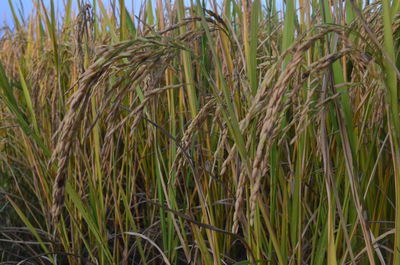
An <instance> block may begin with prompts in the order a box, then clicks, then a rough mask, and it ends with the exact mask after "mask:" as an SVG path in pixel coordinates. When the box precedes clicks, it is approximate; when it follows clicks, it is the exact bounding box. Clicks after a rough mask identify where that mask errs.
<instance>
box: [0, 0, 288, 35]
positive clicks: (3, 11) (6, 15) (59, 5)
mask: <svg viewBox="0 0 400 265" xmlns="http://www.w3.org/2000/svg"><path fill="white" fill-rule="evenodd" d="M8 1H9V0H0V28H1V27H3V26H4V25H6V24H7V25H9V26H10V27H12V25H13V17H12V14H11V10H10V7H9V4H8ZM36 1H37V0H11V2H12V3H13V5H14V8H15V11H16V12H17V15H19V16H20V15H21V14H23V17H24V18H25V19H26V18H27V17H28V15H29V14H30V13H32V10H33V9H34V4H33V2H36ZM110 1H111V0H103V3H104V4H106V5H108V6H110ZM143 1H144V0H125V5H126V7H127V9H128V10H129V12H132V7H133V10H135V13H136V12H138V10H139V9H140V6H141V5H142V2H143ZM185 1H187V2H189V1H188V0H185ZM220 1H222V0H217V1H216V2H217V3H218V2H220ZM43 2H44V4H45V5H46V6H49V3H50V0H43ZM64 2H66V0H54V3H55V6H56V10H57V11H58V12H57V14H62V11H63V9H64ZM72 2H73V6H74V8H75V9H76V2H77V1H76V0H74V1H72ZM116 2H117V3H118V1H116ZM152 2H153V3H154V2H155V0H152ZM262 2H263V1H262ZM277 3H278V7H277V8H278V10H279V9H281V6H280V5H281V3H282V1H277ZM21 6H22V8H21ZM153 6H155V4H153ZM0 33H1V32H0Z"/></svg>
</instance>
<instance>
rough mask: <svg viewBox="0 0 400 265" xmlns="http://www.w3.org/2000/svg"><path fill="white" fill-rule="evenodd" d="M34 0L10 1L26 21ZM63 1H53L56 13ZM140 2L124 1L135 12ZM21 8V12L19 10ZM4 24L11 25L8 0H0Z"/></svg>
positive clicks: (0, 22) (47, 0) (0, 19)
mask: <svg viewBox="0 0 400 265" xmlns="http://www.w3.org/2000/svg"><path fill="white" fill-rule="evenodd" d="M35 1H36V0H11V2H12V3H13V5H14V9H16V10H15V11H16V12H17V14H18V15H20V14H23V16H24V18H25V19H26V18H27V17H28V15H29V14H30V13H32V10H33V9H34V4H33V3H34V2H35ZM43 2H44V4H45V5H46V6H47V7H48V6H49V3H50V0H43ZM64 2H66V1H65V0H54V4H55V6H56V10H57V11H58V12H57V13H62V11H63V9H64ZM76 2H77V1H76V0H74V1H72V3H73V7H74V8H75V9H76ZM103 2H104V4H106V5H108V6H109V5H110V0H103ZM117 2H118V1H117ZM141 2H142V0H125V5H126V7H127V9H128V10H129V11H131V10H132V6H133V7H134V9H135V10H138V9H139V8H140V5H141ZM21 6H23V10H22V9H21ZM5 24H7V25H12V24H13V17H12V13H11V10H10V7H9V4H8V0H0V27H3V26H4V25H5Z"/></svg>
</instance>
